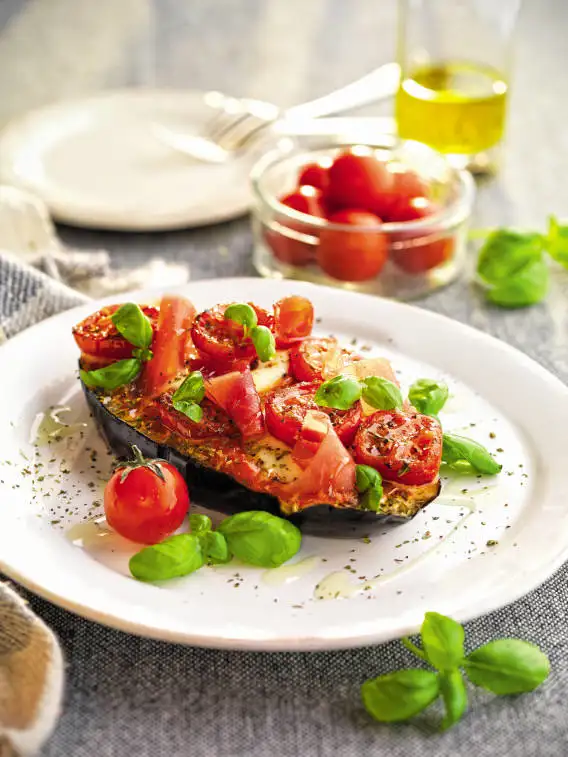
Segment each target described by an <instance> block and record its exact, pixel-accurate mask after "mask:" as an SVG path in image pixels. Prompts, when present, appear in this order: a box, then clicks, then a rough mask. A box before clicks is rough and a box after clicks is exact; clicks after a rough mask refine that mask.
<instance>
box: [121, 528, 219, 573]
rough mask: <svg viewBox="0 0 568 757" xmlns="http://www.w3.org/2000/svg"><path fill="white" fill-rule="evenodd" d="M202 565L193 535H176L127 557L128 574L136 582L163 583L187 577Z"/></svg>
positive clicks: (201, 555) (198, 548) (196, 541)
mask: <svg viewBox="0 0 568 757" xmlns="http://www.w3.org/2000/svg"><path fill="white" fill-rule="evenodd" d="M203 564H204V559H203V553H202V550H201V543H200V541H199V539H198V538H197V536H194V535H193V534H177V535H176V536H170V537H169V539H166V540H165V541H162V542H160V543H159V544H153V545H152V546H151V547H144V549H142V550H140V552H137V553H136V554H135V555H133V556H132V557H131V558H130V562H129V563H128V566H129V568H130V572H131V573H132V575H133V576H134V578H137V579H138V580H139V581H165V580H166V579H168V578H177V577H178V576H187V575H188V574H189V573H193V572H194V571H196V570H199V568H201V566H202V565H203Z"/></svg>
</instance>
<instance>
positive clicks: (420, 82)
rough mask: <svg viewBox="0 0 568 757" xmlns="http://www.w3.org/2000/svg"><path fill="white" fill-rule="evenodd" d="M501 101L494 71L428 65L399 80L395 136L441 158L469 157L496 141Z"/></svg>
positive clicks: (503, 85)
mask: <svg viewBox="0 0 568 757" xmlns="http://www.w3.org/2000/svg"><path fill="white" fill-rule="evenodd" d="M506 101H507V82H506V81H505V78H504V77H503V76H502V75H501V74H500V73H499V71H497V70H495V69H493V68H491V67H489V66H485V65H481V64H478V63H473V62H468V61H463V62H462V61H445V62H440V63H431V64H428V65H427V66H424V67H421V68H416V69H414V70H410V71H408V73H407V75H406V76H405V77H403V79H402V81H401V84H400V88H399V90H398V94H397V97H396V120H397V126H398V133H399V136H400V137H401V138H403V139H413V140H417V141H419V142H424V143H426V144H427V145H429V146H430V147H433V148H434V149H436V150H439V151H440V152H443V153H450V154H458V155H474V154H475V153H479V152H481V151H483V150H487V149H488V148H490V147H493V146H494V145H496V144H497V143H498V142H499V141H500V140H501V138H502V136H503V130H504V124H505V112H506Z"/></svg>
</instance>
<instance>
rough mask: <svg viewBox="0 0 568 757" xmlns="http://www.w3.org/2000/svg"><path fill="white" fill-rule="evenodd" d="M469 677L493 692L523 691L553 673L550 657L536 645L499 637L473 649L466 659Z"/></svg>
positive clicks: (532, 687) (534, 687)
mask: <svg viewBox="0 0 568 757" xmlns="http://www.w3.org/2000/svg"><path fill="white" fill-rule="evenodd" d="M463 667H464V668H465V672H466V673H467V676H468V678H469V680H470V681H471V682H472V683H474V684H475V685H476V686H481V687H482V688H484V689H487V690H488V691H492V692H493V693H494V694H500V695H502V694H523V693H524V692H526V691H532V690H533V689H536V688H537V686H540V684H541V683H543V682H544V681H545V680H546V679H547V677H548V674H549V673H550V662H549V660H548V657H547V656H546V655H545V654H544V652H542V651H541V650H540V649H539V648H538V647H537V646H536V645H535V644H531V643H530V642H528V641H521V640H520V639H497V640H496V641H490V642H489V644H485V645H484V646H482V647H479V649H476V650H474V651H473V652H472V653H471V654H469V655H468V656H467V657H466V659H465V660H464V661H463Z"/></svg>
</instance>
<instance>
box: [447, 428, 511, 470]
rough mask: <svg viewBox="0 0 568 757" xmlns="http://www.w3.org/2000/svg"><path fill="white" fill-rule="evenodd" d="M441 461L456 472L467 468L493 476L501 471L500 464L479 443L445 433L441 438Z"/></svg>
mask: <svg viewBox="0 0 568 757" xmlns="http://www.w3.org/2000/svg"><path fill="white" fill-rule="evenodd" d="M442 461H443V462H444V463H446V464H447V465H449V466H450V467H451V468H454V469H455V470H458V471H462V472H465V471H467V469H468V468H470V469H471V468H473V470H474V471H476V472H477V473H486V474H487V475H489V476H494V475H495V474H497V473H500V472H501V470H502V469H503V466H502V465H501V463H498V462H497V461H496V460H495V458H494V457H493V456H492V455H491V453H490V452H489V450H487V449H485V447H484V446H483V445H482V444H480V443H479V442H476V441H474V440H473V439H468V438H467V437H466V436H458V435H457V434H448V433H447V432H444V436H443V444H442Z"/></svg>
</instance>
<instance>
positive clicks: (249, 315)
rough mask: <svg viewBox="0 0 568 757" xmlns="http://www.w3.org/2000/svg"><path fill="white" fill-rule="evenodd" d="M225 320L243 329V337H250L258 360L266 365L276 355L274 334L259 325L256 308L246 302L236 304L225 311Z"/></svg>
mask: <svg viewBox="0 0 568 757" xmlns="http://www.w3.org/2000/svg"><path fill="white" fill-rule="evenodd" d="M225 318H226V319H227V320H228V321H233V323H238V324H239V325H241V326H242V327H243V336H244V338H245V339H246V338H247V337H250V339H251V341H252V343H253V345H254V348H255V350H256V354H257V355H258V359H259V360H260V361H261V362H263V363H266V362H267V361H268V360H272V358H273V357H274V356H275V355H276V341H275V339H274V334H273V333H272V332H271V331H270V329H269V328H267V327H266V326H259V325H258V318H257V315H256V312H255V310H254V308H252V307H251V306H250V305H247V303H246V302H235V303H233V304H232V305H229V307H228V308H227V309H226V310H225Z"/></svg>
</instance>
